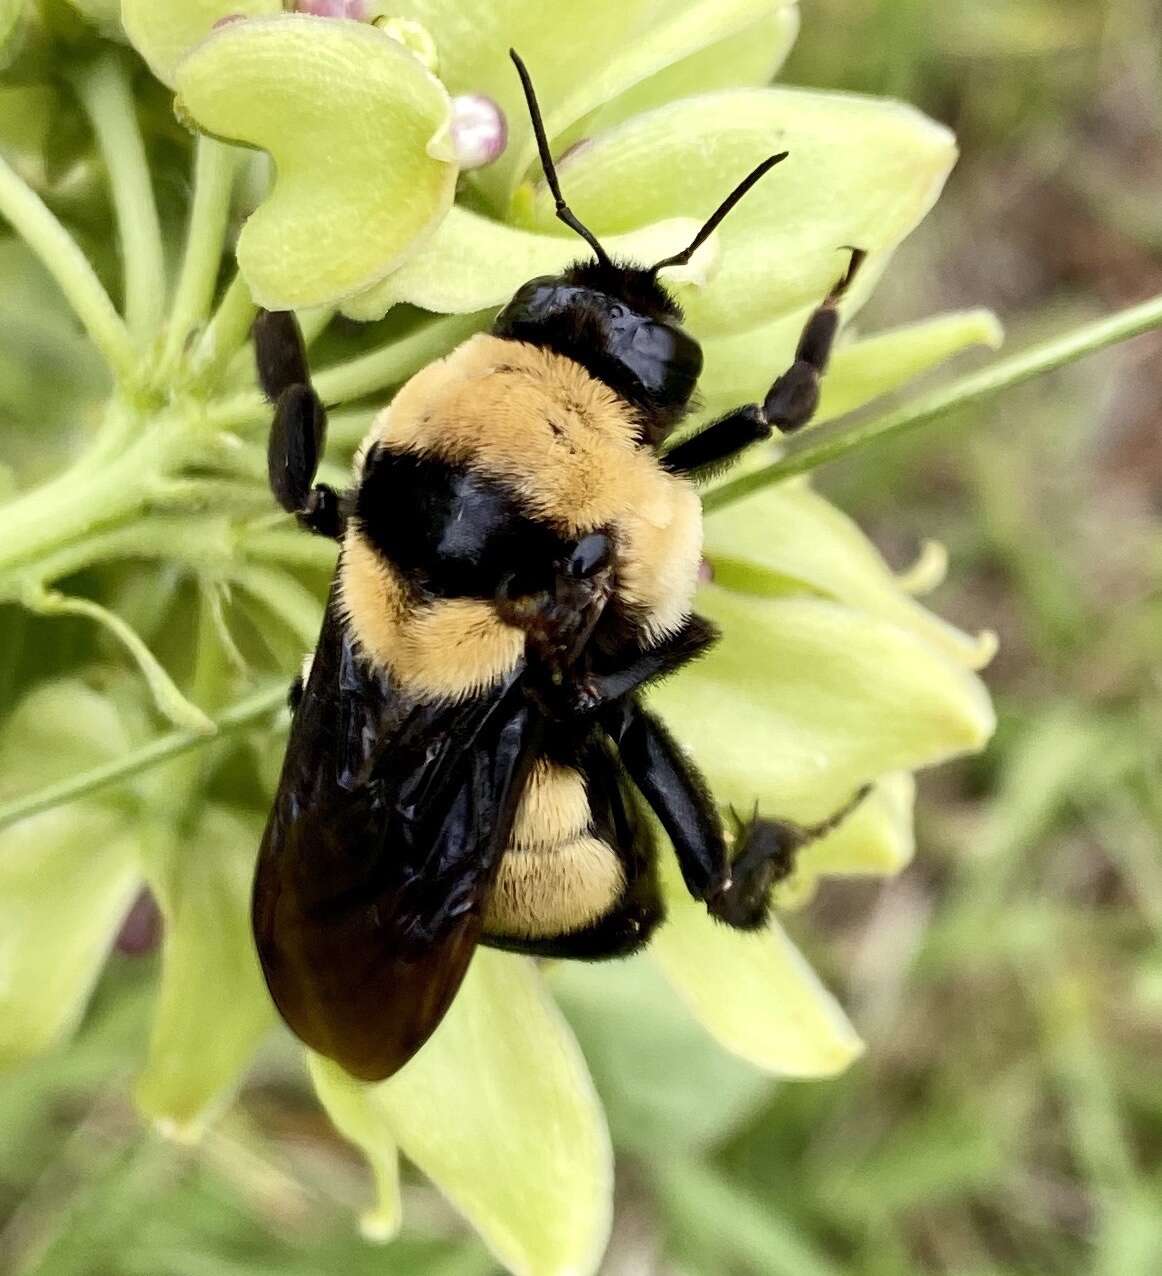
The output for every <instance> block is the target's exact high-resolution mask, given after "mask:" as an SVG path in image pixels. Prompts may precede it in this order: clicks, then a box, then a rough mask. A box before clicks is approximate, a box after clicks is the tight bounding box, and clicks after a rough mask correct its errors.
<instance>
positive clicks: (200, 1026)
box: [136, 806, 274, 1139]
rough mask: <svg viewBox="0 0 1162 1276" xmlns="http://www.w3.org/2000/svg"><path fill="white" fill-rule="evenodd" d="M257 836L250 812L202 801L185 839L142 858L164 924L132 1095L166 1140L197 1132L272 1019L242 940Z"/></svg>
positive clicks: (250, 949) (248, 942)
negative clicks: (149, 1026)
mask: <svg viewBox="0 0 1162 1276" xmlns="http://www.w3.org/2000/svg"><path fill="white" fill-rule="evenodd" d="M261 833H263V826H261V819H260V818H259V817H256V815H254V814H253V813H246V814H242V813H241V812H235V810H227V809H224V808H216V806H210V808H208V809H207V812H205V814H204V817H203V818H202V819H200V820H199V822H198V824H196V826H195V827H194V829H193V831H191V832H190V833H189V836H188V837H184V838H181V840H177V838H176V837H175V838H173V840H172V841H171V842H170V845H168V846H167V847H166V850H168V854H167V855H165V856H157V857H156V859H153V861H152V863H149V864H147V875H148V878H149V884H151V887H152V888H153V893H154V894H156V896H157V901H158V905H159V906H161V910H162V916H163V917H165V923H166V929H165V940H163V944H162V979H161V990H159V995H158V1005H157V1017H156V1020H154V1023H153V1035H152V1039H151V1042H149V1058H148V1060H147V1063H145V1068H144V1072H143V1073H142V1077H140V1078H139V1081H138V1085H136V1102H138V1106H139V1108H140V1109H142V1111H143V1113H145V1114H147V1115H148V1116H151V1118H152V1119H153V1120H156V1122H157V1123H158V1124H159V1125H161V1127H162V1128H163V1129H165V1131H166V1132H167V1133H170V1134H172V1136H173V1137H177V1138H182V1139H189V1138H195V1137H198V1134H199V1133H200V1132H202V1128H203V1125H204V1123H205V1120H207V1119H208V1118H209V1116H210V1115H212V1114H213V1109H214V1108H216V1106H217V1104H219V1102H222V1101H224V1100H226V1099H228V1097H230V1095H231V1094H232V1091H233V1088H235V1086H236V1085H237V1082H239V1079H240V1077H241V1074H242V1072H244V1071H245V1068H246V1067H247V1064H249V1063H250V1059H251V1058H253V1055H254V1051H255V1049H256V1048H258V1044H259V1041H260V1040H261V1037H263V1036H264V1035H265V1034H267V1032H268V1031H269V1028H270V1026H272V1025H273V1022H274V1012H273V1008H272V1005H270V998H269V995H268V993H267V985H265V984H264V981H263V976H261V971H260V970H259V965H258V956H256V954H255V951H254V942H253V939H251V937H250V882H251V877H253V874H254V856H255V852H256V850H258V843H259V840H260V838H261ZM166 836H170V835H166Z"/></svg>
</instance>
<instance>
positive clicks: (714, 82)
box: [584, 0, 799, 136]
mask: <svg viewBox="0 0 1162 1276" xmlns="http://www.w3.org/2000/svg"><path fill="white" fill-rule="evenodd" d="M764 9H765V12H764V13H763V14H762V16H761V17H760V18H759V20H758V21H757V22H755V23H752V24H751V25H749V26H746V27H744V28H743V29H742V30H740V31H738V32H736V33H735V34H734V35H729V36H727V37H726V38H725V39H724V40H719V41H718V42H717V43H716V44H711V45H708V46H707V47H706V48H703V49H699V51H698V52H697V53H694V54H692V55H691V56H690V57H688V58H683V59H682V60H681V61H680V62H674V63H672V64H671V65H670V66H668V67H666V68H665V69H664V70H662V71H659V72H658V73H657V75H652V76H650V78H649V79H648V80H643V81H642V82H641V83H640V84H635V85H634V86H633V88H631V89H627V90H626V91H625V92H624V93H622V94H621V96H620V97H618V98H615V99H614V100H613V101H612V102H609V103H608V104H607V105H605V106H603V107H601V108H600V109H599V110H597V111H596V112H594V114H593V115H591V116H589V117H588V119H586V120H585V121H584V130H585V132H586V133H587V134H588V135H590V136H592V135H594V134H596V133H599V132H602V131H603V130H605V129H607V128H612V127H613V126H614V125H615V124H620V123H622V121H623V120H628V119H632V117H633V116H635V115H640V114H641V113H642V112H644V111H652V110H653V109H654V107H656V106H663V105H665V103H667V102H673V101H676V100H677V99H678V98H683V97H693V96H694V94H695V93H710V92H712V91H713V90H714V89H730V88H738V87H742V86H750V85H753V86H755V87H761V86H763V85H766V84H770V82H771V81H772V80H773V79H774V78H775V75H776V74H777V73H778V70H779V68H780V67H781V66H782V65H783V62H784V61H785V60H786V58H787V54H789V53H790V51H791V48H792V46H793V45H794V43H795V38H796V36H798V34H799V7H798V5H797V4H794V3H790V4H781V3H779V2H778V0H774V2H773V3H772V2H770V0H768V3H767V4H766V5H765V6H764Z"/></svg>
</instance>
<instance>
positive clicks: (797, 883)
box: [775, 771, 916, 908]
mask: <svg viewBox="0 0 1162 1276" xmlns="http://www.w3.org/2000/svg"><path fill="white" fill-rule="evenodd" d="M915 796H916V782H915V780H914V779H913V778H912V776H911V775H909V774H908V772H906V771H901V772H898V773H897V774H895V775H888V776H885V777H884V778H883V779H882V780H880V781H879V782H878V783H877V784H876V785H875V787H874V788H873V789H872V791H871V792H870V793H869V794H868V795H867V797H866V798H864V800H863V801H862V802H861V803H860V804H859V806H857V807H856V809H855V810H854V811H852V813H851V814H850V815H849V816H848V817H847V819H845V820H844V821H843V822H842V823H841V824H840V825H839V827H838V828H837V829H835V830H834V831H833V832H831V833H829V834H828V835H827V836H826V837H823V838H820V839H819V841H817V842H811V843H809V844H808V845H807V846H805V847H803V849H802V850H801V851H800V852H799V853H798V855H797V856H796V858H795V868H794V872H793V873H792V874H791V876H790V877H789V878H788V879H787V880H786V881H785V882H781V883H780V884H779V886H778V888H777V890H776V892H775V902H776V903H777V904H778V906H779V907H780V908H796V907H799V906H800V905H802V904H805V903H806V902H807V901H808V900H809V899H810V898H811V896H812V895H813V894H814V892H815V887H816V885H817V884H818V881H819V878H820V877H824V876H827V875H829V874H830V875H836V876H841V877H849V876H864V875H868V874H873V875H876V876H889V875H891V874H893V873H898V872H899V871H900V869H902V868H904V867H905V866H906V865H907V864H908V863H909V862H910V861H911V859H912V855H913V852H914V851H915V849H916V839H915V834H914V832H913V828H912V805H913V802H914V800H915Z"/></svg>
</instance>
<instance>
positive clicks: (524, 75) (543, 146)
mask: <svg viewBox="0 0 1162 1276" xmlns="http://www.w3.org/2000/svg"><path fill="white" fill-rule="evenodd" d="M508 56H509V57H510V58H512V60H513V65H514V66H515V67H516V72H517V75H519V76H520V82H521V85H522V86H523V87H524V91H525V102H526V103H528V108H529V117H530V119H531V120H532V122H533V132H534V133H535V134H536V137H537V150H538V151H539V152H540V156H541V167H542V168H543V169H544V170H545V180H546V181H547V182H548V183H549V190H551V191H552V192H553V198H554V199H555V200H556V201H557V216H558V217H559V218H560V219H561V221H563V222H564V223H565V225H566V226H568V227H569V228H570V229H571V230H575V231H576V232H577V234H578V235H580V236H581V238H582V239H583V240H585V242H586V243H587V244H588V245H589V247H590V248H592V249H593V251H594V252H595V253H596V254H597V260H598V261H599V262H600V263H601V264H602V265H603V266H612V265H613V263H612V262H611V261H610V260H609V256H608V254H607V253H606V251H605V249H604V248H602V247H601V242H600V240H598V238H597V236H596V235H595V234H594V233H593V232H592V231H591V230H590V229H589V227H588V226H586V225H585V224H584V223H583V222H581V221H579V220H578V218H577V215H576V214H575V213H574V212H573V210H572V209H571V208H570V207H569V205H568V204H566V203H565V197H564V195H562V194H561V185H560V183H559V182H558V181H557V170H556V169H555V168H554V167H553V157H552V155H550V154H549V139H548V138H547V137H546V136H545V124H544V121H543V120H542V119H541V108H540V107H539V106H538V105H537V95H536V91H535V90H534V89H533V81H532V78H531V76H530V75H529V69H528V67H527V66H525V64H524V62H523V61H522V60H521V56H520V54H519V53H517V51H516V50H515V49H509V51H508Z"/></svg>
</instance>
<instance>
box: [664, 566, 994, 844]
mask: <svg viewBox="0 0 1162 1276" xmlns="http://www.w3.org/2000/svg"><path fill="white" fill-rule="evenodd" d="M697 606H698V610H699V612H701V613H702V614H704V615H706V616H708V617H709V618H710V619H711V620H713V621H715V622H716V623H717V624H718V625H720V626H721V628H722V630H723V638H722V641H721V642H720V643H718V645H717V646H715V647H714V648H712V649H711V651H710V652H709V653H708V654H707V655H706V656H705V657H704V658H703V659H701V660H699V661H698V662H697V664H695V665H693V666H692V667H691V668H689V669H687V670H684V671H683V672H682V673H681V674H679V675H678V676H677V677H674V678H671V679H669V680H668V681H666V682H664V683H662V684H661V685H660V686H659V687H658V688H656V690H654V691H653V692H652V693H651V703H652V705H653V706H654V707H655V708H656V709H657V710H658V711H659V712H660V713H661V714H662V716H663V717H664V718H665V719H666V721H667V722H668V723H669V725H670V727H671V728H672V729H673V731H674V733H675V735H676V736H677V738H678V740H679V741H680V742H681V743H683V744H684V745H685V746H686V747H687V748H688V749H689V750H690V752H691V753H692V754H693V756H694V758H695V760H696V761H697V762H698V764H699V765H700V766H701V768H702V770H703V772H704V773H705V774H706V776H707V778H708V779H709V781H710V784H711V788H712V790H713V792H714V794H715V796H716V797H717V798H718V800H719V801H720V802H722V803H724V804H728V805H732V806H734V807H736V808H737V810H738V811H739V812H740V813H745V812H749V811H750V810H751V809H752V807H753V806H754V804H755V803H756V802H757V803H758V804H759V809H760V810H761V811H762V812H763V813H765V814H768V815H785V816H789V817H790V818H792V819H797V820H804V821H811V820H816V819H821V818H823V817H824V816H827V815H830V814H831V812H832V811H833V810H834V809H835V808H836V807H838V806H839V805H840V804H841V803H842V802H843V801H845V800H846V799H847V798H849V797H850V796H851V794H852V793H853V792H854V791H855V790H856V789H857V788H859V786H860V785H861V784H864V783H866V782H867V781H869V780H873V779H875V778H876V777H877V776H879V775H883V774H884V773H885V772H888V771H902V770H908V771H910V770H914V769H915V768H917V767H921V766H928V765H931V764H933V763H936V762H941V761H944V760H945V759H947V758H949V757H952V756H954V755H956V754H959V753H965V752H971V751H974V750H977V749H980V748H981V747H983V745H984V744H985V743H986V742H987V740H988V738H989V736H990V735H991V733H992V730H993V727H994V725H995V718H994V714H993V709H992V705H991V704H990V702H989V698H988V693H987V692H986V691H985V689H984V686H983V685H982V684H981V682H980V680H979V679H978V678H977V677H976V676H975V675H974V674H972V673H970V672H969V671H968V670H967V669H965V668H964V666H963V665H962V664H960V663H959V662H957V661H955V660H953V659H952V658H951V657H949V656H947V655H946V654H944V653H943V652H942V651H940V650H939V649H938V648H937V647H936V646H934V645H933V644H932V643H930V642H927V641H925V640H924V639H923V638H920V637H918V636H917V635H916V634H915V633H913V632H911V631H910V630H907V629H904V628H901V627H900V626H899V625H895V624H892V623H891V622H889V621H887V620H884V619H881V618H880V617H878V616H875V615H872V614H870V613H868V612H866V611H862V610H857V609H855V608H852V607H846V606H842V605H840V604H838V603H834V602H830V601H825V600H822V599H807V598H794V597H791V598H762V597H758V596H744V595H740V594H736V593H733V592H730V591H728V590H725V589H719V588H715V587H709V588H706V589H704V590H702V591H701V592H700V594H699V597H698V600H697Z"/></svg>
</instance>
